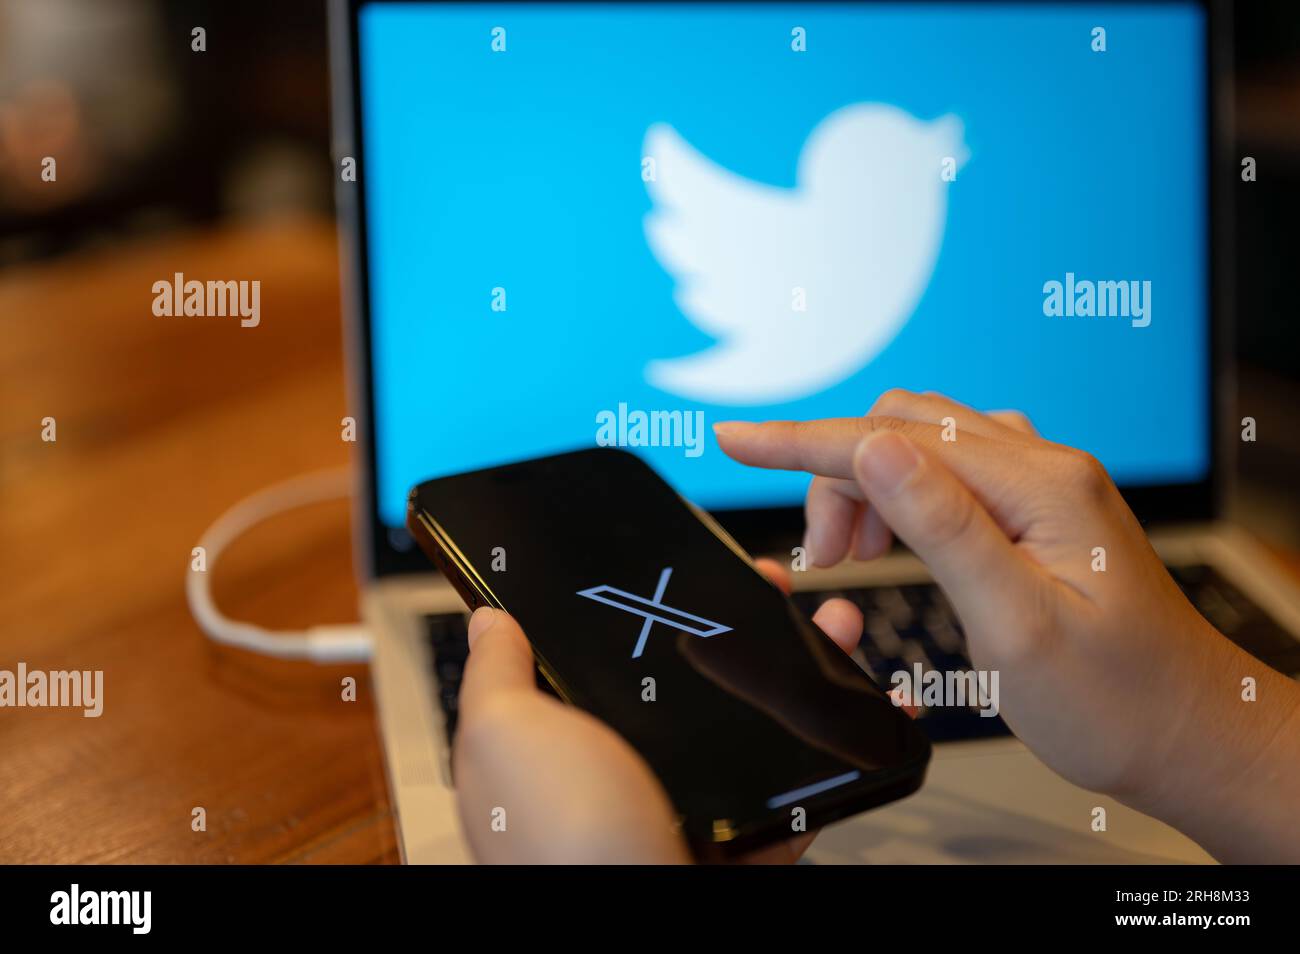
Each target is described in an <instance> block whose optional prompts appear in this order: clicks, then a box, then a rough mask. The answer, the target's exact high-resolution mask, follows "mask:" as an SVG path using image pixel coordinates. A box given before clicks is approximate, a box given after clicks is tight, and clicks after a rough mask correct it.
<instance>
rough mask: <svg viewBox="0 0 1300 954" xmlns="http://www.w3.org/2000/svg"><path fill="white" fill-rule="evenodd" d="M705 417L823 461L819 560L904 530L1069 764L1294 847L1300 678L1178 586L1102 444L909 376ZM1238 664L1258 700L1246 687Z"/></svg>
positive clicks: (1287, 853)
mask: <svg viewBox="0 0 1300 954" xmlns="http://www.w3.org/2000/svg"><path fill="white" fill-rule="evenodd" d="M945 418H951V419H952V421H953V423H955V425H956V430H955V436H956V439H955V440H952V441H947V440H944V439H943V431H944V429H945V428H944V424H943V422H944V419H945ZM715 430H716V432H717V437H718V442H719V445H720V446H721V448H722V449H723V450H724V451H725V452H726V453H728V454H729V455H730V456H732V457H734V458H735V459H736V460H738V461H740V462H742V463H745V464H750V465H753V466H757V467H769V468H778V469H783V470H806V471H809V472H811V473H813V474H815V475H817V477H816V479H814V481H813V483H812V485H811V486H810V488H809V491H808V498H807V506H806V510H807V522H808V536H807V540H806V542H807V544H808V551H809V556H810V558H811V560H812V561H813V562H814V563H815V564H817V565H822V566H827V565H831V564H834V563H837V562H839V561H840V560H841V559H843V558H844V557H845V556H846V555H847V554H848V553H849V552H850V551H852V552H853V554H854V555H855V556H856V557H857V558H859V559H870V558H872V557H875V556H878V555H880V554H882V553H884V552H885V551H886V550H887V549H888V547H889V545H890V539H891V530H892V532H893V533H897V534H898V536H899V537H900V538H902V540H903V541H904V542H905V543H907V544H908V545H909V546H910V547H911V549H912V550H913V551H914V552H915V553H916V554H917V555H918V556H919V557H920V558H921V559H922V560H923V561H925V563H926V564H927V566H928V567H929V569H930V570H931V572H932V573H933V574H934V577H935V579H936V580H937V581H938V582H939V584H940V585H941V586H942V587H943V589H944V590H945V592H946V593H947V595H948V597H949V599H950V600H951V602H952V604H953V606H954V608H955V610H956V611H957V614H958V615H959V617H960V618H961V620H962V623H963V625H964V627H965V630H966V634H967V639H968V643H969V649H970V654H971V659H972V661H973V662H974V664H975V666H976V667H977V668H978V669H986V670H998V671H999V673H1000V689H1001V700H1000V710H1001V714H1002V716H1003V717H1004V719H1005V720H1006V721H1007V723H1008V724H1009V725H1010V726H1011V728H1012V729H1013V730H1014V731H1015V733H1016V735H1017V736H1019V737H1020V738H1021V739H1022V740H1023V741H1024V742H1025V743H1026V744H1027V745H1028V746H1029V747H1030V748H1031V749H1033V751H1034V752H1035V753H1036V754H1037V755H1038V756H1039V757H1040V758H1042V759H1043V760H1044V761H1045V762H1046V763H1047V764H1048V765H1049V766H1051V767H1052V768H1053V769H1055V770H1056V771H1057V772H1059V773H1060V774H1061V775H1063V776H1064V777H1066V778H1067V779H1069V780H1071V781H1072V782H1075V783H1076V784H1078V785H1081V786H1083V787H1085V788H1090V789H1093V790H1096V791H1101V792H1105V793H1108V794H1110V795H1113V796H1114V797H1116V798H1118V799H1120V800H1121V801H1124V802H1126V803H1128V804H1130V805H1133V806H1134V807H1136V808H1139V809H1140V810H1143V811H1147V812H1149V813H1150V814H1153V815H1156V816H1157V817H1160V818H1163V819H1164V820H1166V821H1168V822H1170V823H1171V824H1174V825H1175V826H1177V827H1180V828H1181V829H1182V830H1184V831H1186V832H1187V833H1188V834H1190V835H1191V836H1192V837H1194V838H1196V839H1197V840H1198V841H1200V842H1201V843H1202V844H1203V845H1205V846H1206V847H1207V849H1208V850H1210V851H1212V852H1214V853H1215V854H1216V855H1218V856H1219V857H1225V856H1226V857H1248V858H1251V859H1252V860H1259V859H1264V858H1277V859H1281V858H1289V859H1290V860H1293V861H1294V860H1296V859H1297V858H1300V826H1296V825H1295V824H1294V820H1293V817H1292V806H1293V805H1294V802H1295V799H1296V798H1297V797H1300V743H1298V741H1297V740H1298V739H1300V698H1298V697H1300V690H1297V687H1296V686H1295V684H1294V683H1292V682H1291V681H1290V680H1288V679H1286V678H1285V677H1284V676H1282V675H1281V674H1279V673H1276V672H1274V671H1272V670H1270V669H1269V668H1268V667H1267V666H1264V665H1263V664H1262V663H1260V662H1258V661H1257V660H1255V659H1253V658H1252V657H1250V656H1249V655H1247V654H1246V653H1244V652H1242V651H1241V650H1240V649H1238V648H1237V647H1236V646H1234V645H1233V644H1232V643H1231V642H1229V641H1228V640H1227V639H1226V638H1224V637H1223V636H1222V635H1221V634H1219V633H1218V632H1217V631H1216V630H1214V629H1213V627H1211V626H1210V624H1209V623H1208V622H1206V620H1205V619H1204V618H1203V617H1202V616H1201V615H1200V614H1199V613H1198V612H1197V611H1196V610H1195V609H1194V608H1193V607H1192V606H1191V604H1189V603H1188V602H1187V600H1186V598H1185V597H1184V596H1183V595H1182V593H1181V591H1180V590H1179V589H1178V587H1177V585H1176V584H1175V583H1174V582H1173V580H1172V579H1171V578H1170V576H1169V574H1168V572H1167V571H1166V570H1165V568H1164V566H1163V564H1162V563H1161V562H1160V559H1159V557H1158V556H1157V555H1156V553H1155V552H1154V550H1153V549H1152V548H1151V546H1150V544H1149V543H1148V541H1147V539H1146V536H1145V534H1144V533H1143V531H1142V528H1141V526H1140V525H1139V524H1138V522H1137V519H1136V518H1135V517H1134V516H1133V514H1132V512H1131V511H1130V510H1129V509H1128V507H1127V506H1126V505H1125V503H1124V501H1123V498H1122V497H1121V496H1120V494H1119V491H1118V490H1117V489H1116V488H1115V486H1114V484H1113V483H1112V482H1111V480H1110V478H1109V477H1108V476H1107V475H1106V472H1105V470H1104V469H1103V468H1102V467H1101V465H1100V464H1099V463H1098V462H1097V461H1096V460H1095V459H1094V458H1093V457H1091V456H1090V455H1088V454H1086V453H1084V452H1082V451H1078V450H1074V449H1072V448H1069V447H1065V446H1063V445H1059V444H1053V443H1050V442H1048V441H1045V440H1043V439H1041V438H1040V437H1038V436H1037V435H1036V434H1035V433H1034V432H1033V429H1032V428H1031V427H1030V426H1029V425H1028V422H1027V421H1026V420H1025V419H1024V418H1023V417H1022V416H1019V415H1001V416H994V415H986V414H981V413H978V412H976V411H974V410H972V409H970V408H968V407H965V406H963V405H960V404H958V403H956V402H954V401H951V400H949V399H947V398H945V397H942V396H939V395H936V394H911V393H908V392H904V391H891V392H888V393H887V394H885V395H884V396H883V397H882V398H881V399H880V400H879V401H878V402H877V403H876V406H875V407H873V408H872V410H871V412H869V414H868V415H867V416H866V417H861V418H842V419H835V420H823V421H810V422H789V421H775V422H768V423H764V424H750V423H744V422H729V423H725V424H719V425H717V426H716V428H715ZM1098 547H1101V548H1104V552H1105V571H1104V572H1101V571H1094V569H1093V567H1094V565H1095V561H1096V558H1097V552H1096V548H1098ZM1246 676H1251V677H1254V678H1255V679H1256V680H1257V685H1258V699H1259V701H1258V702H1244V701H1243V699H1242V680H1243V678H1244V677H1246ZM1251 772H1255V773H1260V772H1262V773H1263V777H1262V779H1261V778H1259V777H1255V778H1253V779H1252V778H1251V777H1249V773H1251ZM1243 776H1246V777H1243ZM1261 781H1263V782H1264V783H1265V784H1264V785H1263V786H1261V785H1260V784H1259V783H1260V782H1261Z"/></svg>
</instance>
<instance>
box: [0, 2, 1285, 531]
mask: <svg viewBox="0 0 1300 954" xmlns="http://www.w3.org/2000/svg"><path fill="white" fill-rule="evenodd" d="M1233 16H1234V20H1235V27H1234V46H1235V66H1234V72H1235V88H1234V95H1235V100H1236V110H1235V113H1236V137H1237V143H1236V148H1235V152H1236V154H1237V155H1238V156H1253V157H1254V158H1255V159H1256V161H1257V163H1258V181H1257V182H1254V183H1238V184H1237V185H1236V188H1235V189H1234V193H1235V202H1236V228H1235V241H1234V246H1235V247H1234V249H1233V253H1234V254H1235V258H1236V266H1237V282H1236V300H1237V308H1236V342H1235V348H1236V354H1237V357H1238V359H1239V368H1240V370H1239V386H1240V394H1239V404H1240V413H1241V414H1242V415H1245V414H1250V415H1251V416H1254V417H1255V418H1256V419H1257V420H1258V421H1259V422H1260V429H1259V444H1258V447H1252V448H1251V449H1250V453H1248V454H1243V455H1242V461H1241V465H1240V476H1241V480H1242V482H1243V484H1244V485H1245V486H1247V487H1249V488H1250V491H1251V492H1250V493H1249V494H1247V495H1245V496H1244V497H1243V496H1238V497H1237V498H1236V499H1235V502H1234V506H1235V507H1236V508H1237V510H1238V516H1239V517H1241V518H1242V519H1244V520H1245V522H1247V523H1248V524H1250V525H1252V526H1255V527H1257V528H1258V529H1260V530H1261V531H1262V532H1264V533H1265V534H1266V535H1269V536H1273V537H1274V538H1276V539H1279V540H1281V541H1284V542H1291V543H1293V544H1294V543H1295V542H1297V541H1300V518H1297V517H1296V515H1295V511H1294V509H1293V508H1294V503H1295V498H1296V497H1297V495H1296V494H1295V492H1294V487H1295V484H1296V482H1297V477H1300V420H1297V419H1296V415H1295V413H1294V408H1296V407H1297V406H1300V347H1298V345H1300V324H1298V323H1297V322H1296V320H1295V318H1296V315H1295V304H1294V302H1295V296H1294V295H1293V293H1292V290H1291V289H1290V288H1289V287H1288V285H1287V282H1289V281H1291V280H1293V278H1294V276H1295V268H1294V265H1293V262H1292V259H1293V249H1294V247H1295V241H1294V236H1295V232H1296V227H1297V213H1300V3H1297V2H1296V0H1247V2H1240V3H1238V4H1236V5H1235V7H1234V8H1233ZM195 26H202V27H204V28H205V29H206V31H207V35H206V45H207V50H206V52H204V53H201V54H200V53H195V52H192V51H191V32H190V31H191V29H192V28H193V27H195ZM430 55H431V56H436V55H437V51H436V50H430ZM49 155H57V156H58V157H59V160H58V161H59V166H58V180H59V184H60V188H58V189H48V188H42V186H43V185H45V184H44V183H42V182H41V181H40V179H39V177H38V176H36V175H33V174H31V170H33V169H39V167H40V163H41V158H42V157H43V156H49ZM1170 161H1176V159H1175V158H1173V157H1171V159H1170ZM20 169H21V170H23V174H22V175H18V174H16V170H20ZM333 175H334V167H333V165H332V162H331V155H330V147H329V83H328V63H327V40H326V17H325V0H274V2H270V0H207V2H203V0H166V2H164V0H0V267H3V266H12V265H14V264H15V263H22V262H29V261H35V260H40V259H47V258H50V257H54V256H62V255H67V254H69V253H72V252H76V251H79V250H84V249H87V248H93V247H94V246H103V245H106V244H112V243H117V242H121V241H122V240H124V239H127V238H129V237H133V236H147V235H157V234H159V233H164V232H166V231H167V230H174V229H179V228H185V227H194V226H200V225H203V224H205V223H212V222H215V221H218V220H241V219H243V220H246V219H253V218H265V217H273V216H283V215H301V214H304V213H306V214H309V215H318V216H322V217H328V216H331V215H332V186H333ZM20 318H21V316H14V315H0V322H3V321H13V320H19V319H20Z"/></svg>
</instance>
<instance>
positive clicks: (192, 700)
mask: <svg viewBox="0 0 1300 954" xmlns="http://www.w3.org/2000/svg"><path fill="white" fill-rule="evenodd" d="M178 271H179V272H183V273H184V274H185V276H186V277H187V278H195V279H199V280H208V279H223V280H241V279H246V280H250V281H251V280H253V279H258V280H260V281H261V283H262V286H261V295H262V298H261V314H262V318H261V324H260V326H258V327H256V328H241V327H240V326H239V323H238V321H237V320H236V319H229V318H197V317H191V318H159V317H155V316H154V315H153V313H152V307H151V306H152V302H153V292H152V290H151V288H152V285H153V283H154V282H155V281H159V280H170V279H171V277H172V276H173V274H174V273H175V272H178ZM0 331H2V332H3V342H2V343H0V669H7V670H10V671H13V670H15V669H16V668H17V664H18V662H19V661H22V662H25V663H26V664H27V667H28V669H29V670H31V669H42V670H68V669H80V670H87V669H88V670H96V669H102V670H103V671H104V697H105V703H104V712H103V715H102V716H101V717H100V718H98V719H89V718H85V717H84V716H83V714H82V711H81V710H79V709H53V708H46V709H32V708H23V709H15V708H0V862H164V863H171V862H202V863H207V862H218V863H219V862H298V861H305V862H393V861H396V860H397V849H396V841H395V834H394V829H393V818H392V811H391V809H390V807H389V804H388V798H387V793H386V791H385V786H384V778H383V764H382V759H381V754H380V745H379V738H378V733H377V725H376V721H375V714H374V707H373V705H372V701H371V698H370V684H369V672H368V668H367V667H366V666H364V665H349V666H331V667H318V666H313V665H312V664H310V663H288V662H277V661H270V660H265V659H261V658H256V657H252V656H249V655H247V654H244V653H240V652H237V651H233V650H223V649H217V648H215V647H214V646H212V645H211V644H209V643H208V642H207V641H206V640H205V639H204V638H203V636H202V635H201V633H200V632H199V630H198V628H197V627H196V626H195V624H194V622H193V620H192V619H191V618H190V614H189V612H188V610H187V608H186V603H185V596H184V584H185V576H186V573H187V572H188V568H189V561H190V549H191V547H193V546H194V545H195V544H196V543H197V541H198V537H199V535H200V534H201V533H202V532H203V530H204V529H205V528H206V527H207V526H208V525H209V523H210V522H211V521H212V520H213V519H214V518H215V517H216V516H217V515H218V514H219V513H220V512H221V511H223V510H224V509H225V508H226V507H227V506H229V505H230V504H232V503H234V502H235V501H236V500H238V499H240V498H241V497H243V496H244V495H246V494H248V493H250V492H252V491H254V490H257V489H258V488H260V487H263V486H265V485H266V484H269V483H272V482H274V481H276V480H279V479H281V478H284V477H288V476H291V475H293V474H298V473H301V472H304V471H309V470H313V469H316V468H320V467H327V466H331V465H342V464H345V463H346V462H347V460H348V455H349V449H350V447H351V446H352V445H350V444H345V443H344V442H343V441H342V439H341V428H340V419H341V418H342V417H343V416H344V415H345V414H347V413H349V412H348V409H347V407H346V398H345V393H344V382H343V370H342V343H341V332H340V324H339V282H338V269H337V251H336V245H335V232H334V229H333V227H332V226H331V225H329V224H324V223H319V222H314V221H301V222H286V223H281V224H279V225H274V226H262V227H258V228H245V229H239V230H235V229H229V230H223V231H219V232H204V233H195V234H188V235H176V236H173V237H170V238H168V239H166V240H162V241H154V242H147V243H146V242H141V243H136V244H123V243H120V242H118V243H115V244H113V245H112V246H109V247H106V248H105V249H103V250H101V251H96V252H91V253H85V254H81V255H79V256H77V257H76V258H74V259H71V260H63V261H58V262H54V263H50V264H37V265H33V266H27V267H23V268H11V269H9V270H8V271H7V272H6V273H4V274H3V275H2V276H0ZM46 417H53V418H55V420H56V422H57V424H56V427H57V440H56V441H55V442H53V443H49V442H45V441H43V440H42V438H41V430H42V425H41V421H42V419H43V418H46ZM350 561H351V547H350V543H349V538H348V516H347V507H346V505H345V504H343V503H341V502H340V503H337V504H322V505H320V506H318V507H314V508H309V509H305V510H302V511H298V512H293V513H290V514H286V515H285V516H283V517H280V518H277V519H276V520H274V521H272V522H271V523H269V524H267V525H266V526H265V527H263V528H261V529H259V530H257V531H254V532H252V533H250V534H249V535H248V536H247V537H246V538H245V539H242V540H241V541H239V543H237V544H236V545H235V546H234V547H233V548H232V549H231V551H230V553H229V554H228V556H227V557H226V558H225V559H224V561H223V562H222V563H221V564H220V565H219V566H218V567H217V568H216V570H215V571H214V572H213V587H214V592H215V595H216V599H217V601H218V605H220V606H221V607H222V608H223V609H224V610H225V611H226V612H227V613H228V614H229V615H231V616H234V617H236V618H243V619H248V620H252V621H255V622H259V623H262V624H264V625H267V626H272V627H292V626H301V625H306V624H309V623H317V622H341V621H346V620H351V619H355V618H356V589H355V584H354V582H353V578H352V568H351V563H350ZM349 675H351V676H355V677H356V679H357V683H358V698H357V701H355V702H345V701H344V700H343V698H342V695H343V693H342V690H341V683H342V680H343V678H344V677H345V676H349ZM196 807H202V808H204V809H205V810H206V815H207V830H206V831H202V832H196V831H193V830H192V827H191V820H192V818H193V814H192V812H193V809H194V808H196Z"/></svg>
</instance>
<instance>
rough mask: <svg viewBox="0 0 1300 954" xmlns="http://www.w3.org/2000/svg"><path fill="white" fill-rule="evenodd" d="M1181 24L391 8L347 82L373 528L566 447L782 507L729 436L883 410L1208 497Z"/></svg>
mask: <svg viewBox="0 0 1300 954" xmlns="http://www.w3.org/2000/svg"><path fill="white" fill-rule="evenodd" d="M1205 29H1206V24H1205V22H1204V14H1203V11H1202V10H1201V9H1200V7H1199V6H1197V5H1194V4H1180V3H1153V4H1150V5H1124V6H1116V5H1111V4H1096V5H1090V4H1086V3H1071V4H1065V5H1055V4H1052V5H1048V4H1041V5H1039V4H1033V3H1014V4H1006V5H993V4H989V5H982V4H981V5H977V4H933V5H930V4H874V3H873V4H861V5H859V4H848V3H835V4H783V3H779V2H776V3H771V2H769V3H754V4H742V3H713V4H710V3H692V4H686V3H680V4H679V3H619V4H600V3H582V4H571V3H555V4H549V3H536V4H514V3H509V4H504V3H503V4H496V3H463V4H457V3H437V4H433V3H429V4H423V3H403V4H391V5H390V4H379V5H371V6H367V7H364V8H363V9H362V10H361V12H360V17H359V30H360V32H359V38H358V45H357V50H358V55H359V78H360V107H361V118H362V119H361V135H362V148H363V158H362V161H361V170H360V174H361V176H362V178H363V183H364V187H365V229H366V235H367V241H368V246H367V249H366V254H367V264H368V270H369V296H370V300H369V302H368V307H369V311H370V354H371V376H372V389H373V410H374V435H373V436H374V442H375V449H374V455H375V457H374V460H375V467H376V493H377V498H378V508H379V515H380V518H381V519H382V521H383V522H384V523H385V524H387V525H389V526H394V527H395V526H400V525H401V524H402V522H403V520H404V511H405V500H406V494H407V491H408V490H409V488H410V487H411V486H412V485H413V484H415V483H417V482H419V481H421V480H424V479H426V478H429V477H434V476H439V475H444V474H449V473H453V472H456V471H462V470H467V469H473V468H478V467H483V466H488V465H492V464H496V463H500V462H505V461H510V460H516V459H520V458H524V457H529V456H533V455H540V454H547V453H552V452H556V451H561V450H567V449H573V448H578V447H584V446H592V445H593V444H617V445H620V446H624V447H629V448H631V449H633V450H636V451H637V452H638V453H641V454H643V455H645V456H646V458H647V459H648V460H649V461H650V463H651V464H652V465H653V466H655V467H656V469H658V470H659V471H660V473H662V474H663V475H664V476H665V477H666V478H667V479H669V480H670V481H671V482H672V483H673V484H674V485H675V486H676V487H677V488H678V489H679V490H680V491H682V492H683V493H684V494H685V495H686V496H687V497H688V498H690V499H691V500H693V501H695V502H696V503H698V504H701V505H703V506H705V507H708V508H711V509H722V510H726V509H751V508H765V507H785V506H790V505H794V504H798V503H799V502H801V500H802V496H803V493H804V490H805V488H806V485H807V481H808V478H807V476H806V475H801V474H793V473H780V472H775V473H774V472H763V471H757V470H750V469H747V468H744V467H742V466H740V465H738V464H736V463H734V462H732V461H731V460H729V459H728V458H727V457H726V456H724V455H723V454H722V453H721V452H720V451H719V450H718V448H717V446H716V444H715V442H714V440H713V436H712V430H711V425H712V424H713V423H714V422H715V421H719V420H726V419H752V420H760V419H770V418H787V419H809V418H818V417H842V416H853V415H860V414H863V413H865V412H866V411H867V409H868V408H869V407H870V406H871V404H872V403H873V401H874V400H875V398H876V397H877V396H878V395H879V394H880V393H881V392H883V391H885V390H887V389H889V388H892V387H904V388H908V389H915V390H931V389H933V390H938V391H942V392H944V393H946V394H948V395H950V396H952V397H955V398H957V399H958V400H960V401H963V402H965V403H968V404H971V405H973V406H975V407H978V408H983V409H994V408H1017V409H1020V410H1023V411H1025V412H1026V413H1027V414H1028V415H1029V416H1030V418H1031V419H1032V420H1033V421H1034V423H1035V424H1036V426H1037V427H1038V429H1039V430H1040V432H1041V433H1042V434H1043V435H1044V436H1046V437H1048V438H1050V439H1052V440H1056V441H1061V442H1064V443H1067V444H1071V445H1075V446H1078V447H1082V448H1085V449H1087V450H1089V451H1091V452H1093V453H1094V454H1096V455H1097V456H1098V457H1099V458H1100V459H1101V461H1102V462H1103V463H1104V464H1105V465H1106V466H1107V467H1108V469H1109V470H1110V472H1111V474H1112V475H1113V476H1114V478H1115V479H1116V481H1117V482H1119V483H1120V484H1121V485H1122V486H1127V487H1141V486H1145V485H1170V484H1181V483H1192V482H1197V481H1201V480H1204V479H1205V478H1206V477H1207V475H1208V473H1209V469H1210V458H1211V448H1210V445H1209V433H1210V427H1209V421H1208V416H1207V415H1208V407H1209V400H1208V390H1207V389H1208V388H1209V386H1210V362H1209V329H1208V322H1209V299H1208V295H1209V293H1208V289H1209V280H1208V267H1207V255H1208V238H1209V236H1208V207H1207V204H1208V187H1207V174H1208V173H1207V167H1208V155H1207V150H1206V141H1207V140H1206V123H1207V103H1206V97H1207V85H1208V84H1207V76H1206V55H1205V36H1204V31H1205Z"/></svg>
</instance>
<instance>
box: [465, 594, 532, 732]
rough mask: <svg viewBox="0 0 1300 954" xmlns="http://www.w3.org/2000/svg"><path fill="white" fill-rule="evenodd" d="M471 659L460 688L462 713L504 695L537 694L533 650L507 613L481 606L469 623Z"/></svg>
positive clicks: (466, 712)
mask: <svg viewBox="0 0 1300 954" xmlns="http://www.w3.org/2000/svg"><path fill="white" fill-rule="evenodd" d="M469 647H470V653H469V659H468V661H467V662H466V663H465V674H464V676H463V678H462V681H461V686H460V703H459V704H460V710H461V714H462V715H463V716H465V717H469V716H470V715H471V713H472V710H474V709H476V708H477V707H478V706H480V705H482V704H483V702H484V700H486V699H487V698H488V697H490V696H493V695H500V694H503V693H506V694H508V693H535V692H537V683H536V681H535V679H536V675H535V672H534V668H533V650H532V647H531V646H529V645H528V639H527V638H526V637H525V636H524V631H523V630H522V629H520V628H519V624H518V623H516V622H515V620H514V617H513V616H511V615H510V614H509V613H507V612H506V611H505V610H499V609H493V608H492V607H490V606H480V607H479V608H478V609H476V610H475V611H474V615H473V616H471V617H470V620H469Z"/></svg>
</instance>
